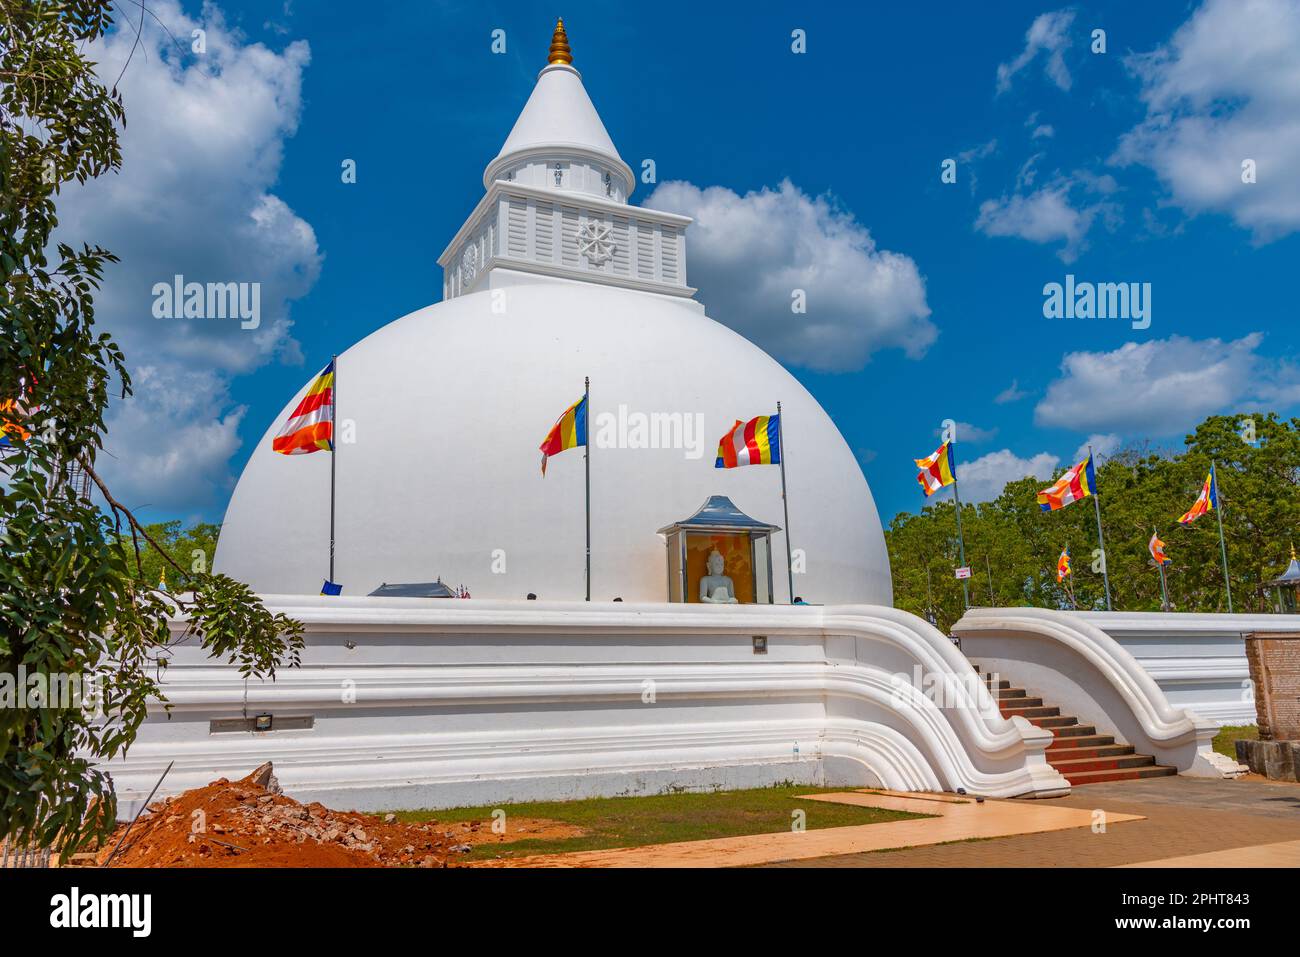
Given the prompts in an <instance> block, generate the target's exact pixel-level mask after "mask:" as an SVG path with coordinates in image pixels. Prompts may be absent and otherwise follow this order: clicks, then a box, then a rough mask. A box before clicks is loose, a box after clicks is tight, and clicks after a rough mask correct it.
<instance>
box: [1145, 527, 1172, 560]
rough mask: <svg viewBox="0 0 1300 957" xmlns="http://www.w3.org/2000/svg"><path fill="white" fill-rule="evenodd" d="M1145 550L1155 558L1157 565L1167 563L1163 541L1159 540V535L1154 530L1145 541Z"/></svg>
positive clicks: (1167, 557) (1167, 558)
mask: <svg viewBox="0 0 1300 957" xmlns="http://www.w3.org/2000/svg"><path fill="white" fill-rule="evenodd" d="M1147 551H1149V552H1150V553H1151V557H1152V558H1153V559H1155V563H1156V564H1157V565H1168V564H1169V556H1168V555H1166V554H1165V543H1164V542H1162V541H1160V535H1159V534H1158V533H1156V532H1152V533H1151V541H1149V542H1147Z"/></svg>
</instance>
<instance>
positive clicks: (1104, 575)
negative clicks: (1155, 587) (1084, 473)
mask: <svg viewBox="0 0 1300 957" xmlns="http://www.w3.org/2000/svg"><path fill="white" fill-rule="evenodd" d="M1088 460H1089V462H1091V463H1092V474H1093V478H1096V477H1097V463H1096V462H1093V461H1092V446H1091V445H1090V446H1088ZM1094 484H1095V483H1094ZM1092 504H1093V505H1094V506H1096V509H1097V544H1098V545H1100V546H1101V581H1102V584H1103V585H1105V587H1106V610H1107V611H1110V610H1111V607H1110V573H1109V572H1108V571H1107V570H1106V539H1105V538H1104V537H1102V534H1101V495H1100V494H1098V492H1097V490H1096V489H1095V488H1094V489H1093V490H1092Z"/></svg>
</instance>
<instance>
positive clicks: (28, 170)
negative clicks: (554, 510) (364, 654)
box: [0, 0, 302, 854]
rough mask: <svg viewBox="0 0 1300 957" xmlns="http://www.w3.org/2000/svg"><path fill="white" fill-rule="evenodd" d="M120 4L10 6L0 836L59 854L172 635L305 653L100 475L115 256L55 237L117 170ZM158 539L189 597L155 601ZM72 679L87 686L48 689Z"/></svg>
mask: <svg viewBox="0 0 1300 957" xmlns="http://www.w3.org/2000/svg"><path fill="white" fill-rule="evenodd" d="M111 8H112V4H111V2H108V0H65V2H61V3H53V2H42V0H0V276H2V277H3V286H2V288H0V324H2V326H3V328H2V331H3V336H2V337H0V408H4V407H6V406H7V407H8V409H9V411H7V412H5V413H3V416H0V424H5V422H6V421H7V424H8V425H9V426H10V428H9V429H8V432H9V435H10V438H11V440H12V448H9V449H5V450H3V452H4V456H3V464H2V470H3V473H4V474H3V478H4V481H3V485H2V486H0V695H6V694H7V697H6V698H5V700H4V701H3V702H2V703H0V704H2V705H3V706H0V838H13V839H15V840H17V841H19V842H22V843H27V842H32V841H35V842H37V843H39V844H41V845H43V846H58V847H59V848H61V850H62V851H63V852H64V853H65V854H70V853H72V851H73V850H75V849H76V847H78V846H79V845H80V844H81V843H83V842H84V841H85V840H86V839H88V838H91V837H95V836H99V835H103V834H105V833H107V832H108V830H110V829H111V827H112V825H113V822H114V817H115V814H116V801H115V798H114V794H113V790H112V782H111V780H110V779H109V778H108V777H107V775H105V774H104V772H103V771H102V770H101V769H100V768H99V766H98V765H99V763H100V762H101V761H102V760H104V759H106V758H111V757H113V756H115V755H117V754H119V753H120V752H122V751H123V750H124V749H125V748H126V747H127V746H128V745H129V744H130V743H131V741H132V739H133V738H134V736H135V734H136V731H137V729H138V728H139V726H140V723H141V722H142V721H143V720H144V718H145V717H146V715H147V708H148V705H149V703H150V701H156V700H162V693H161V689H160V687H159V683H158V679H157V675H158V674H160V673H161V670H162V669H163V668H164V667H165V665H166V662H167V656H168V654H169V649H170V648H171V647H172V646H173V645H174V644H175V643H176V642H178V641H198V642H199V643H200V644H201V645H202V646H203V647H204V648H205V649H207V650H208V651H209V652H210V653H211V654H212V655H213V656H214V657H218V656H219V657H222V658H225V659H227V660H230V661H233V662H235V663H236V664H238V666H239V667H240V669H241V670H242V672H243V673H244V674H245V675H247V676H252V677H262V676H270V677H274V674H275V669H276V667H277V666H278V665H283V664H284V663H286V662H287V663H288V664H290V665H293V664H296V663H297V660H298V654H299V651H300V649H301V647H302V626H301V625H300V624H299V623H297V622H294V621H291V620H289V619H286V618H285V617H283V616H280V615H272V614H271V613H270V612H268V611H267V610H266V608H264V607H263V606H262V605H261V603H260V602H259V601H257V599H256V598H255V596H253V595H252V594H251V593H250V592H249V590H248V589H247V588H246V587H245V586H244V585H242V584H240V583H238V582H235V581H232V580H231V579H229V578H226V577H224V576H220V575H212V574H209V573H207V572H206V571H204V572H202V573H196V572H193V571H192V570H191V569H189V568H183V567H182V566H181V565H179V564H177V563H176V562H174V561H173V560H172V559H171V558H170V556H168V555H167V553H166V550H165V549H164V548H163V547H162V546H161V545H160V544H159V543H157V542H154V541H152V539H153V536H152V535H151V534H150V532H149V530H148V529H147V528H145V527H144V526H142V525H141V524H140V523H139V522H138V521H137V520H136V519H135V516H133V515H132V514H131V513H130V512H129V511H128V510H127V509H125V508H124V507H122V506H121V504H120V503H119V502H117V500H116V499H115V498H113V495H112V492H111V491H110V490H109V488H108V486H107V485H105V484H104V482H103V480H102V479H101V478H100V477H99V475H98V473H97V472H96V471H95V465H94V463H95V456H96V452H97V451H98V450H99V449H100V448H101V447H102V439H103V432H104V413H105V409H106V407H107V403H108V401H109V398H110V388H111V391H112V392H113V393H119V392H120V394H121V395H122V396H123V397H125V396H126V395H127V394H129V392H130V390H131V378H130V375H129V373H128V370H127V367H126V362H125V357H124V356H123V354H122V352H121V350H120V349H119V348H118V347H117V345H116V344H115V343H114V342H113V340H112V338H111V337H110V336H109V335H107V334H105V333H100V332H97V331H96V329H95V311H94V297H95V293H96V291H97V289H98V287H99V283H100V280H101V277H102V276H103V274H104V270H105V268H108V267H110V266H111V264H112V263H114V262H115V261H116V259H115V257H114V256H113V255H112V253H110V252H109V251H108V250H106V249H103V248H101V247H99V246H94V245H89V244H83V245H82V246H81V247H80V248H79V249H76V248H73V247H72V246H70V245H67V244H66V243H62V242H60V243H52V236H53V233H54V230H55V227H56V226H57V225H58V219H57V215H56V201H57V197H58V194H59V190H60V187H61V186H62V185H64V184H66V183H69V182H71V181H74V180H75V181H77V182H85V181H87V180H89V179H92V178H94V177H97V176H101V175H103V174H105V173H110V172H112V171H115V170H116V169H117V168H118V167H119V166H120V164H121V150H120V146H119V141H118V132H119V129H120V128H121V126H122V124H124V123H125V113H124V110H123V106H122V102H121V98H120V96H119V95H118V93H117V92H116V90H114V89H109V88H106V87H105V86H104V84H103V83H102V82H101V81H100V80H99V78H98V77H97V76H96V74H95V71H94V64H92V63H91V62H89V61H88V60H87V59H86V58H85V55H84V51H85V49H86V46H87V44H88V43H90V42H91V41H93V40H95V39H96V38H97V37H99V36H101V35H102V34H103V32H104V31H105V30H106V29H108V27H109V26H110V24H111V22H112V21H111ZM11 403H17V406H16V407H15V406H14V405H11ZM91 484H93V488H94V490H95V491H96V492H97V494H98V496H99V497H100V498H102V501H103V505H102V506H101V505H100V504H98V503H97V501H96V500H95V498H94V496H93V495H91V494H87V492H86V489H87V488H88V487H89V486H90V485H91ZM150 547H152V548H153V550H154V552H155V553H156V557H157V559H158V560H159V561H160V562H164V563H166V564H168V565H170V566H171V567H172V568H173V569H174V570H175V572H176V574H177V576H178V578H179V579H184V580H185V581H186V585H187V587H188V588H190V589H192V592H190V593H188V594H185V595H177V596H169V595H167V594H165V593H162V592H160V591H158V590H157V588H156V587H155V586H156V584H157V582H156V580H155V581H154V582H150V581H149V580H148V578H147V577H146V576H145V566H144V560H145V553H147V552H148V551H149V548H150ZM70 677H72V678H75V679H78V680H82V681H83V682H85V684H82V685H81V686H80V688H79V689H77V690H79V691H80V692H83V694H80V695H76V696H74V697H73V698H71V699H69V698H68V697H66V696H61V695H57V694H55V693H54V689H55V688H58V687H63V688H68V687H69V684H68V681H67V679H68V678H70ZM72 687H74V688H75V687H76V686H75V685H73V686H72ZM87 688H90V689H91V691H92V694H91V695H90V696H89V700H87V696H86V695H85V694H84V692H85V691H86V690H87Z"/></svg>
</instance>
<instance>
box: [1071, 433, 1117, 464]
mask: <svg viewBox="0 0 1300 957" xmlns="http://www.w3.org/2000/svg"><path fill="white" fill-rule="evenodd" d="M1123 447H1124V440H1123V439H1122V438H1120V437H1119V436H1118V435H1116V434H1115V433H1114V432H1094V433H1093V434H1092V435H1090V436H1088V438H1087V440H1086V441H1085V442H1084V443H1083V444H1082V445H1080V446H1079V447H1078V448H1077V449H1075V450H1074V455H1073V456H1072V457H1071V458H1070V461H1071V462H1082V461H1083V460H1084V458H1086V457H1087V455H1088V449H1089V448H1091V449H1092V453H1093V455H1095V456H1097V461H1098V462H1100V461H1101V460H1103V459H1108V458H1110V457H1111V456H1112V455H1114V454H1115V453H1116V452H1118V451H1119V450H1120V449H1121V448H1123Z"/></svg>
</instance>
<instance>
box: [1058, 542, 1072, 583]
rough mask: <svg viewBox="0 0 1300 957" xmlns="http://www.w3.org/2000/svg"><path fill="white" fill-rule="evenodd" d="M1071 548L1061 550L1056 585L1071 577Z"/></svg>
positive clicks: (1066, 547) (1067, 546)
mask: <svg viewBox="0 0 1300 957" xmlns="http://www.w3.org/2000/svg"><path fill="white" fill-rule="evenodd" d="M1070 574H1071V572H1070V546H1069V545H1066V546H1065V547H1064V548H1062V549H1061V557H1060V558H1058V559H1057V560H1056V583H1057V584H1058V585H1059V584H1060V583H1061V582H1063V581H1065V579H1066V578H1068V577H1069V576H1070Z"/></svg>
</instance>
